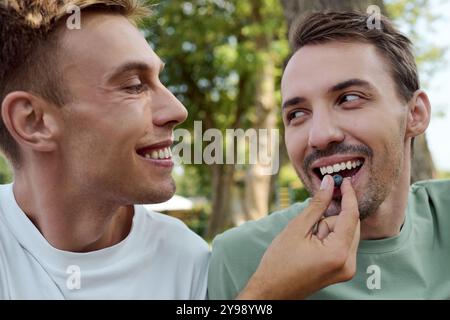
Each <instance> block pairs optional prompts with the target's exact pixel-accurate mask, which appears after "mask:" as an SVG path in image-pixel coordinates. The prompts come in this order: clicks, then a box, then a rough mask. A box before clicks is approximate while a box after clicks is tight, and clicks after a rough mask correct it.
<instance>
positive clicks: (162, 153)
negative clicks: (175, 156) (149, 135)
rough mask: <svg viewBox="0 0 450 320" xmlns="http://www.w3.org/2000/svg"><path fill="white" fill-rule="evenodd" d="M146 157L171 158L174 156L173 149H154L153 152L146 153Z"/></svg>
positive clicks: (154, 158)
mask: <svg viewBox="0 0 450 320" xmlns="http://www.w3.org/2000/svg"><path fill="white" fill-rule="evenodd" d="M144 157H145V158H146V159H153V160H158V159H159V160H163V159H169V158H171V157H172V150H170V148H164V149H161V150H153V151H152V152H151V153H146V154H145V155H144Z"/></svg>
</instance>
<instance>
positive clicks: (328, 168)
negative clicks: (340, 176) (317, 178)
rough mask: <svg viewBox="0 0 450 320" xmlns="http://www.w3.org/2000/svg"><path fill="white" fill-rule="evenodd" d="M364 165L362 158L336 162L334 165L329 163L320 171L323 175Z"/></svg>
mask: <svg viewBox="0 0 450 320" xmlns="http://www.w3.org/2000/svg"><path fill="white" fill-rule="evenodd" d="M361 165H362V161H361V160H356V161H347V162H341V163H335V164H333V165H329V166H324V167H320V168H319V169H320V173H321V174H322V175H326V174H332V173H336V172H339V171H342V170H350V169H354V168H356V167H359V166H361Z"/></svg>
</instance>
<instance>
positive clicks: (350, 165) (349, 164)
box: [345, 161, 352, 170]
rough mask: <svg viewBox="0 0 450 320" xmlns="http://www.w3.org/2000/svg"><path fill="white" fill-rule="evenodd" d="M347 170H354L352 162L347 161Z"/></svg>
mask: <svg viewBox="0 0 450 320" xmlns="http://www.w3.org/2000/svg"><path fill="white" fill-rule="evenodd" d="M345 166H346V168H347V169H348V170H350V169H351V168H352V162H351V161H347V163H346V165H345Z"/></svg>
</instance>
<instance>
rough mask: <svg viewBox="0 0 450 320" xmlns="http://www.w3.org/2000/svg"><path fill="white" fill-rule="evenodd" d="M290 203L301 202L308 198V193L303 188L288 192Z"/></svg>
mask: <svg viewBox="0 0 450 320" xmlns="http://www.w3.org/2000/svg"><path fill="white" fill-rule="evenodd" d="M290 198H291V203H294V202H303V201H305V200H306V199H308V198H309V192H308V191H307V190H306V189H305V188H303V187H302V188H295V189H291V190H290Z"/></svg>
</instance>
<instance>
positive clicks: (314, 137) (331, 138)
mask: <svg viewBox="0 0 450 320" xmlns="http://www.w3.org/2000/svg"><path fill="white" fill-rule="evenodd" d="M343 140H344V133H343V132H342V130H341V129H340V128H339V126H338V125H337V123H336V120H335V119H334V118H333V116H332V114H331V112H329V111H328V110H323V111H320V112H316V113H314V114H313V118H312V124H311V127H310V130H309V139H308V145H309V146H310V147H311V148H314V149H318V150H325V149H326V148H327V147H328V146H329V145H330V144H331V143H336V142H338V143H339V142H342V141H343Z"/></svg>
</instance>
